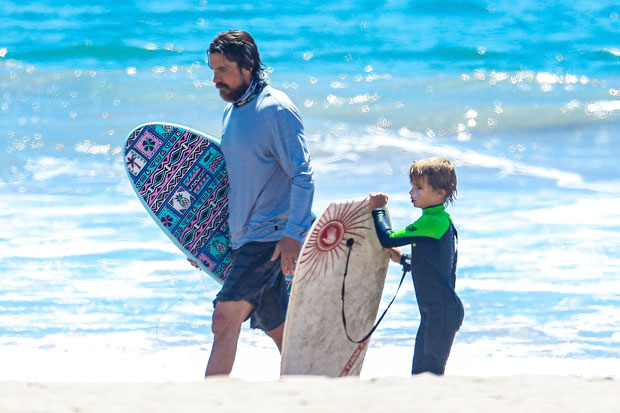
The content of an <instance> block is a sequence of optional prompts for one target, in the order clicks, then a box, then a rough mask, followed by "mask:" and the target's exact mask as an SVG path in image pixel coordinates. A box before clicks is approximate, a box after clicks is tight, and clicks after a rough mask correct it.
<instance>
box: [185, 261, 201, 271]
mask: <svg viewBox="0 0 620 413" xmlns="http://www.w3.org/2000/svg"><path fill="white" fill-rule="evenodd" d="M187 261H188V262H189V263H190V264H192V267H194V268H198V269H200V267H199V266H198V264H197V263H196V261H194V260H191V259H189V258H188V259H187Z"/></svg>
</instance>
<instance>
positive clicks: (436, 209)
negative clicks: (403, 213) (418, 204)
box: [422, 204, 446, 215]
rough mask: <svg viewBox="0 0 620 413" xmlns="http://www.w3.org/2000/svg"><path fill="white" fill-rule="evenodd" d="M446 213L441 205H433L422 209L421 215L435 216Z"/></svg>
mask: <svg viewBox="0 0 620 413" xmlns="http://www.w3.org/2000/svg"><path fill="white" fill-rule="evenodd" d="M444 212H446V207H445V206H444V205H443V204H439V205H435V206H432V207H428V208H424V209H423V210H422V215H436V214H441V213H444Z"/></svg>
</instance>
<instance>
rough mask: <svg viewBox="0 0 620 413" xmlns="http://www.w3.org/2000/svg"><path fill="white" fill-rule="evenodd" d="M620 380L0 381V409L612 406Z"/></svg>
mask: <svg viewBox="0 0 620 413" xmlns="http://www.w3.org/2000/svg"><path fill="white" fill-rule="evenodd" d="M619 405H620V381H618V380H616V379H611V378H604V377H601V378H585V377H575V376H534V375H524V376H502V377H464V376H463V377H458V376H442V377H437V376H433V375H430V374H424V375H420V376H414V377H410V378H409V377H406V378H405V377H393V378H380V379H373V380H363V379H359V378H357V377H353V378H351V377H349V378H341V379H330V378H326V377H318V376H303V377H302V376H285V377H283V378H281V379H279V380H276V381H272V382H251V381H245V380H241V379H235V378H228V377H225V378H224V377H216V378H209V379H206V380H204V381H196V382H187V383H178V382H177V383H175V382H169V383H122V382H116V383H28V382H18V381H2V382H0V412H2V413H4V412H12V413H13V412H29V413H38V412H46V413H61V412H62V413H64V412H67V413H76V412H93V413H96V412H106V413H109V412H118V413H121V412H132V413H135V412H142V411H144V412H152V413H159V412H171V411H182V412H184V413H192V412H204V411H208V410H209V409H216V411H218V412H221V411H225V412H237V411H238V412H241V411H267V410H270V411H273V409H274V408H276V409H286V411H287V412H302V411H303V412H307V411H339V412H342V411H344V412H349V411H350V412H353V411H356V412H357V411H364V412H368V411H374V412H386V411H390V412H392V411H396V412H399V411H402V412H405V411H407V412H410V411H412V410H418V411H430V409H432V410H433V411H434V412H453V411H459V412H461V413H462V412H472V413H473V412H477V413H480V412H483V413H484V412H488V413H491V412H496V411H501V412H502V413H505V412H519V413H522V412H523V411H526V410H525V409H527V411H528V413H535V412H545V413H548V412H559V411H561V412H583V411H594V412H597V413H602V412H617V411H618V406H619Z"/></svg>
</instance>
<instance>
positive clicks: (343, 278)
mask: <svg viewBox="0 0 620 413" xmlns="http://www.w3.org/2000/svg"><path fill="white" fill-rule="evenodd" d="M354 243H355V240H354V239H353V238H349V239H348V240H347V247H349V252H348V253H347V262H346V264H345V267H344V276H343V277H342V291H341V293H340V298H341V299H342V325H343V326H344V333H345V334H346V335H347V338H348V339H349V341H350V342H352V343H356V344H360V343H363V342H364V341H366V340H368V338H369V337H370V336H371V335H372V333H374V332H375V330H376V329H377V327H378V326H379V323H380V322H381V320H383V317H385V314H386V313H387V312H388V310H389V309H390V307H391V306H392V303H393V302H394V300H395V299H396V296H397V295H398V291H399V290H400V286H401V285H403V280H404V279H405V275H406V274H407V267H404V270H403V276H402V277H401V279H400V283H399V284H398V288H397V289H396V293H395V294H394V297H393V298H392V301H390V303H389V304H388V306H387V308H386V309H385V311H384V312H383V314H381V317H379V319H378V320H377V322H376V323H375V325H374V326H373V327H372V328H371V329H370V331H369V332H368V334H366V335H365V336H364V338H362V339H361V340H354V339H352V338H351V336H350V335H349V331H348V330H347V317H346V316H345V314H344V291H345V282H346V279H347V273H348V271H349V258H350V257H351V250H352V249H353V244H354Z"/></svg>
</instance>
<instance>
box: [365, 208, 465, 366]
mask: <svg viewBox="0 0 620 413" xmlns="http://www.w3.org/2000/svg"><path fill="white" fill-rule="evenodd" d="M372 216H373V218H374V222H375V229H376V231H377V236H378V237H379V242H380V243H381V245H382V246H383V247H385V248H389V247H400V246H403V245H407V244H410V245H411V255H408V254H404V255H403V259H402V260H401V264H402V265H403V266H405V268H407V266H410V268H411V273H412V276H413V285H414V287H415V294H416V299H417V301H418V307H419V309H420V317H421V323H420V328H419V329H418V333H417V335H416V340H415V351H414V356H413V367H412V373H413V374H418V373H423V372H431V373H435V374H443V373H444V370H445V367H446V362H447V360H448V356H449V354H450V349H451V348H452V342H453V341H454V336H455V335H456V332H457V331H458V330H459V328H460V327H461V323H462V322H463V316H464V312H463V305H462V303H461V300H460V299H459V297H458V296H457V295H456V291H455V289H454V288H455V282H456V261H457V251H456V237H457V235H456V229H455V228H454V224H453V223H452V219H451V218H450V215H449V214H448V213H447V212H446V210H445V208H444V206H443V205H437V206H433V207H429V208H425V209H423V210H422V217H420V219H418V220H417V221H416V222H414V223H413V224H411V225H409V226H407V227H406V228H403V229H401V230H399V231H396V232H394V231H392V228H390V225H389V224H388V222H387V220H386V219H385V211H384V210H383V209H376V210H374V211H373V212H372Z"/></svg>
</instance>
